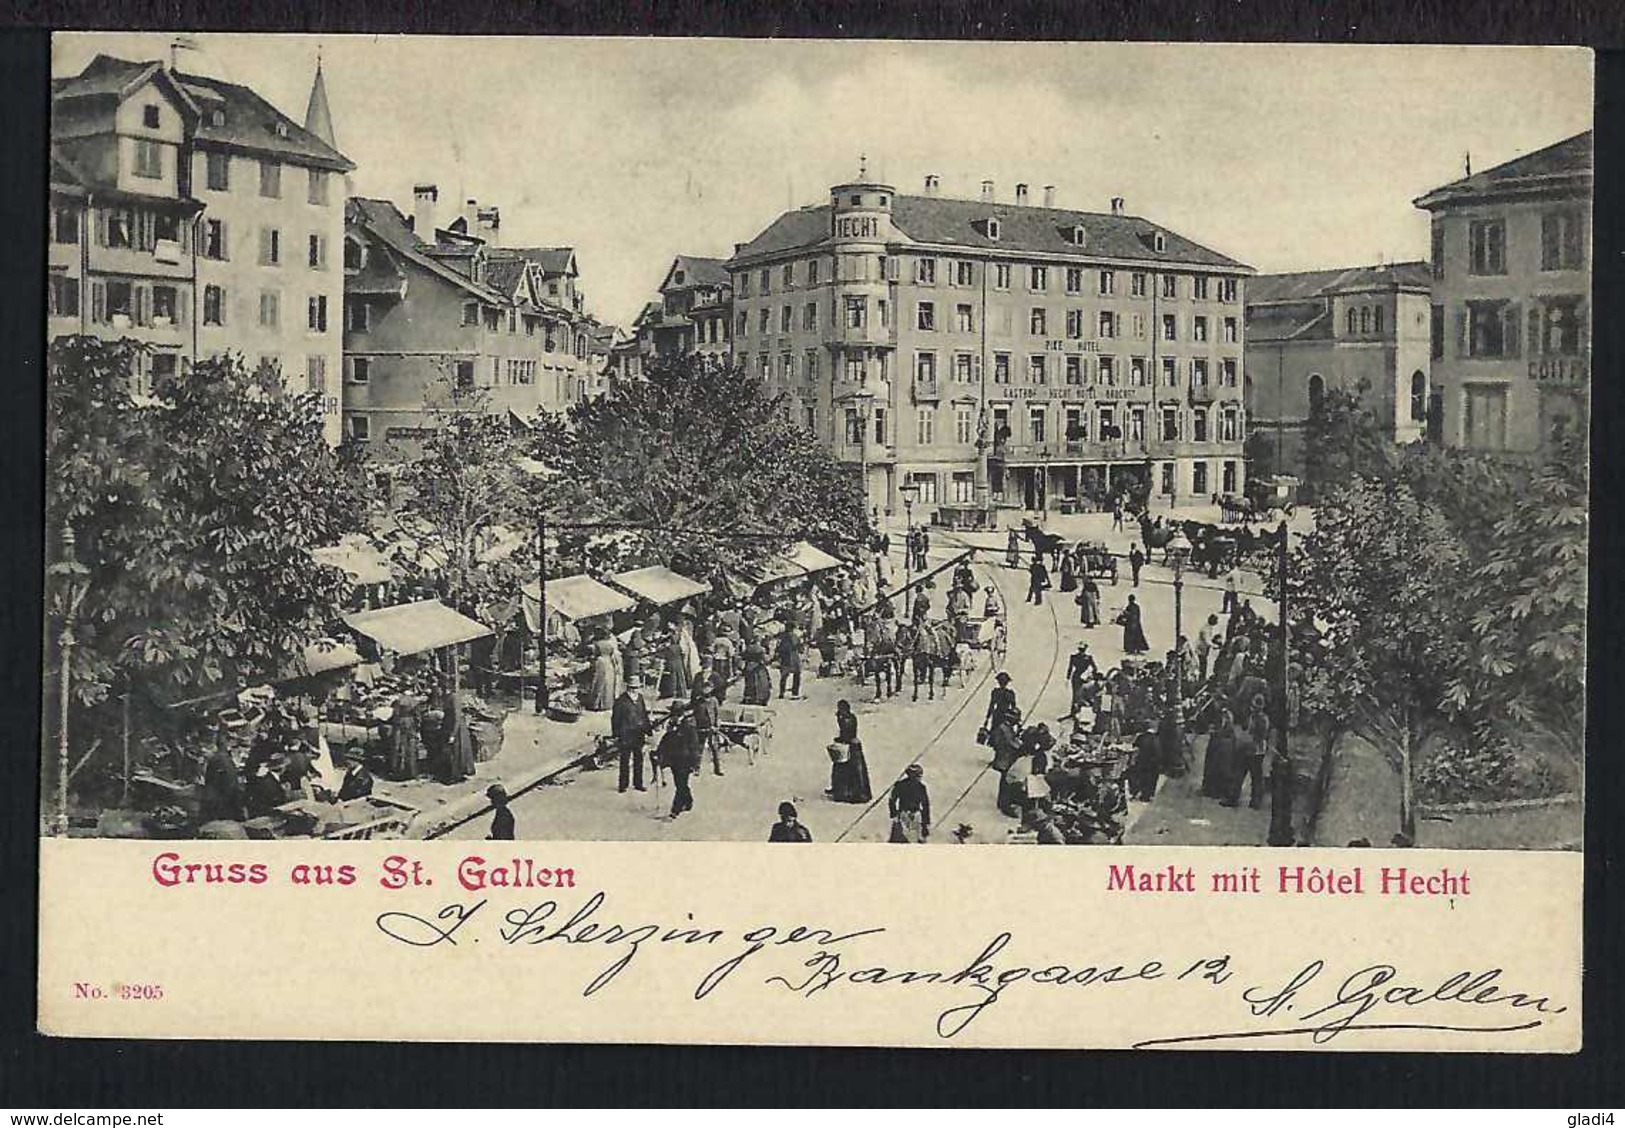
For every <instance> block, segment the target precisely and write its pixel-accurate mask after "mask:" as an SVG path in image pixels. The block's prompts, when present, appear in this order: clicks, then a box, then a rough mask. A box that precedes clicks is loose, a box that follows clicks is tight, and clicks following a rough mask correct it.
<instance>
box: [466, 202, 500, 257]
mask: <svg viewBox="0 0 1625 1128" xmlns="http://www.w3.org/2000/svg"><path fill="white" fill-rule="evenodd" d="M475 216H476V218H477V219H478V220H479V230H478V231H471V232H469V234H471V235H478V236H479V237H480V238H481V239H483V240H485V245H486V246H488V247H495V246H498V245H499V238H500V236H499V232H500V231H501V229H502V210H501V209H500V208H497V207H495V206H493V207H489V208H480V209H479V211H477V212H476V213H475Z"/></svg>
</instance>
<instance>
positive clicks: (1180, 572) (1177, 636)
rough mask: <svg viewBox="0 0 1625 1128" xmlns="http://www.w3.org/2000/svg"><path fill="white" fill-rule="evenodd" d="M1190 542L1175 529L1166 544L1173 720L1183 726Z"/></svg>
mask: <svg viewBox="0 0 1625 1128" xmlns="http://www.w3.org/2000/svg"><path fill="white" fill-rule="evenodd" d="M1189 551H1190V541H1188V540H1186V539H1185V534H1184V532H1183V531H1181V530H1178V529H1176V530H1175V532H1174V536H1173V539H1172V540H1170V541H1169V542H1168V559H1169V562H1170V563H1172V564H1173V566H1174V662H1173V666H1174V719H1175V720H1176V721H1178V722H1179V724H1180V726H1181V727H1182V728H1183V726H1184V724H1185V649H1184V641H1185V555H1186V553H1187V552H1189Z"/></svg>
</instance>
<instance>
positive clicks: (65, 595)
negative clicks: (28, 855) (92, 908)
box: [46, 525, 90, 836]
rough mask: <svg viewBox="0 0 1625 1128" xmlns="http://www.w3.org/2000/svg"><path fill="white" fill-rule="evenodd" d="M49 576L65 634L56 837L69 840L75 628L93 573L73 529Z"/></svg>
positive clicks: (60, 647) (60, 640)
mask: <svg viewBox="0 0 1625 1128" xmlns="http://www.w3.org/2000/svg"><path fill="white" fill-rule="evenodd" d="M46 574H47V575H48V576H50V578H51V580H52V582H53V586H55V587H56V588H57V590H56V592H55V593H54V597H55V599H56V601H57V609H58V612H59V613H60V615H61V617H62V633H61V635H59V636H58V639H57V646H58V650H59V652H60V661H61V666H60V670H59V673H58V675H57V677H58V680H59V682H60V684H59V685H58V687H57V688H58V690H59V691H60V694H59V699H60V700H59V704H60V712H59V714H58V716H57V732H56V758H57V765H56V833H57V834H58V835H59V836H65V835H66V834H67V833H68V774H69V772H70V771H71V768H72V765H71V764H70V763H69V758H68V706H69V703H70V702H71V701H72V684H71V683H72V680H73V648H74V645H75V642H76V640H75V638H74V635H73V624H74V622H75V620H76V619H77V618H78V617H79V605H80V604H81V603H83V602H84V600H85V595H86V594H87V593H88V591H89V589H90V569H89V568H87V567H85V566H84V565H83V564H81V563H79V557H78V554H77V551H76V545H75V542H74V534H73V526H72V525H65V526H63V529H62V558H61V559H60V560H58V561H57V562H56V563H55V564H52V565H51V566H50V567H49V568H47V569H46Z"/></svg>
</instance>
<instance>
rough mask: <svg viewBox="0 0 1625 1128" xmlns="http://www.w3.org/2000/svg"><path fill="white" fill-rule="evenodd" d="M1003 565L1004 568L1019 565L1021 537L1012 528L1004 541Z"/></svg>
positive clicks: (1017, 566)
mask: <svg viewBox="0 0 1625 1128" xmlns="http://www.w3.org/2000/svg"><path fill="white" fill-rule="evenodd" d="M1004 566H1005V567H1006V568H1019V567H1021V537H1020V536H1019V535H1018V534H1017V533H1016V531H1015V530H1014V529H1011V530H1010V535H1009V536H1008V537H1006V538H1005V541H1004Z"/></svg>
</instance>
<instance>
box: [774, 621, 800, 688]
mask: <svg viewBox="0 0 1625 1128" xmlns="http://www.w3.org/2000/svg"><path fill="white" fill-rule="evenodd" d="M801 658H802V644H801V630H800V628H798V627H797V626H796V625H795V624H794V623H791V624H790V625H789V626H787V627H785V628H784V632H783V633H782V634H780V635H779V699H780V700H781V701H782V700H783V699H784V690H785V687H786V686H789V688H790V696H791V697H792V698H794V699H795V700H797V701H799V700H801Z"/></svg>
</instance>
